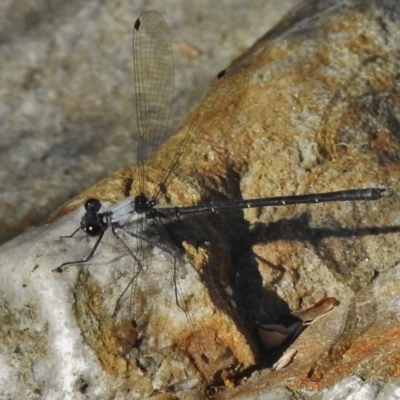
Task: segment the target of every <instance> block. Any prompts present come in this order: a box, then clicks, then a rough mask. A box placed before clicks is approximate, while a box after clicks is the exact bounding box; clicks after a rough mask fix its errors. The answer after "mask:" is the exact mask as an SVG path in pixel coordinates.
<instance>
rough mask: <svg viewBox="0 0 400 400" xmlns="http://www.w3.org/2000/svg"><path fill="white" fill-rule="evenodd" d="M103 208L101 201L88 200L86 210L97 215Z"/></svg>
mask: <svg viewBox="0 0 400 400" xmlns="http://www.w3.org/2000/svg"><path fill="white" fill-rule="evenodd" d="M100 208H101V203H100V200H97V199H88V200H86V201H85V210H86V211H93V212H95V213H97V212H98V211H99V210H100Z"/></svg>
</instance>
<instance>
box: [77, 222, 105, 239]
mask: <svg viewBox="0 0 400 400" xmlns="http://www.w3.org/2000/svg"><path fill="white" fill-rule="evenodd" d="M82 229H83V230H84V231H85V232H86V233H87V234H88V235H90V236H99V235H100V233H101V232H103V227H102V226H101V225H99V224H87V225H86V226H85V227H84V228H82Z"/></svg>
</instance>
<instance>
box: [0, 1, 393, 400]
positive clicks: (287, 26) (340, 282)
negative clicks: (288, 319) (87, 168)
mask: <svg viewBox="0 0 400 400" xmlns="http://www.w3.org/2000/svg"><path fill="white" fill-rule="evenodd" d="M399 19H400V7H399V6H398V5H397V3H396V2H395V1H388V0H387V1H384V2H376V3H373V2H370V1H366V0H364V1H361V0H357V1H355V0H353V1H326V2H319V1H309V2H307V3H305V5H304V6H303V7H301V8H299V9H298V10H297V11H296V12H294V13H293V14H291V15H289V16H288V17H287V18H286V19H285V20H284V21H283V22H282V23H281V24H279V25H278V26H277V27H276V28H275V29H274V30H272V31H270V32H269V33H268V34H266V35H265V37H263V38H261V39H260V40H259V41H258V42H257V43H256V44H255V45H254V46H252V47H251V48H250V49H249V50H247V51H246V52H245V54H244V55H243V56H241V57H240V58H239V59H238V60H237V61H236V65H240V66H241V67H242V68H243V69H245V70H246V71H247V72H248V74H249V76H250V83H249V89H248V95H247V98H246V101H245V104H244V105H243V107H242V112H241V114H240V116H239V118H238V123H237V124H236V125H235V126H234V127H233V128H232V129H230V130H229V131H228V132H221V131H219V130H218V129H216V130H212V131H209V132H207V135H205V137H203V138H201V140H198V141H197V142H196V146H192V147H191V152H190V153H188V156H187V157H186V158H185V159H184V160H183V161H185V162H183V164H182V165H181V167H180V169H179V172H178V173H177V174H176V175H174V176H173V179H172V182H171V184H170V186H169V187H168V196H166V198H165V201H171V203H172V204H194V203H197V202H205V201H224V200H228V199H237V198H241V197H242V198H255V197H264V196H276V195H289V194H302V193H310V192H326V191H331V190H340V189H349V188H362V187H376V186H380V185H384V186H388V187H390V188H391V189H392V190H393V191H394V195H393V196H392V197H391V198H384V199H381V200H379V201H376V202H358V203H340V204H339V203H331V204H329V203H328V204H318V205H309V206H307V205H304V206H290V207H275V208H266V209H254V210H246V211H245V212H244V213H242V212H233V213H223V214H222V213H221V214H219V215H210V216H204V217H199V219H196V221H194V225H193V227H194V229H195V231H196V233H199V234H200V237H206V238H208V239H210V243H209V244H208V245H207V246H200V247H198V248H196V247H194V246H192V245H190V244H188V243H185V246H184V247H185V249H186V250H185V251H186V255H187V257H188V260H190V262H191V264H193V265H194V266H195V268H196V271H198V272H200V274H199V275H200V277H201V279H200V280H199V281H196V282H197V283H196V285H198V286H196V287H198V291H197V294H196V299H199V300H198V304H201V307H199V309H200V310H202V312H203V313H204V315H206V316H208V317H210V316H213V318H214V317H215V318H216V319H215V320H210V319H209V320H208V321H209V325H208V327H213V328H219V330H218V329H215V331H213V335H216V336H214V337H215V342H218V341H219V340H221V341H222V338H223V337H224V332H228V331H229V332H231V337H230V343H229V347H230V349H231V352H232V353H233V354H234V359H233V361H232V365H233V366H234V368H233V370H232V369H231V370H230V371H229V372H230V373H229V374H227V375H224V374H222V373H221V374H220V378H221V380H224V384H225V386H226V387H229V386H234V385H235V384H238V383H240V384H239V385H238V386H237V387H236V388H233V389H225V390H221V392H219V391H218V390H217V391H216V392H215V391H214V393H212V394H213V395H214V396H215V397H217V398H220V399H256V398H257V399H260V398H263V399H269V398H271V399H273V398H279V399H284V398H287V399H292V398H293V399H295V398H310V397H311V396H314V397H313V398H327V399H328V398H339V396H342V397H343V398H345V396H348V395H355V394H356V393H357V394H358V395H361V393H367V394H368V396H370V398H374V397H375V398H378V399H379V398H383V397H382V396H384V395H388V396H391V395H392V394H393V393H395V391H396V389H397V387H398V384H397V383H398V377H399V371H398V364H399V363H398V358H399V355H400V349H399V344H398V341H397V337H398V331H399V330H400V325H399V318H400V308H399V304H398V303H399V302H398V296H399V293H400V284H399V283H398V282H399V274H400V264H399V260H400V257H399V253H398V251H397V246H396V244H397V242H398V235H399V230H400V223H399V216H398V205H399V201H398V200H399V198H398V195H397V193H399V189H400V188H399V177H400V170H399V156H398V154H399V142H398V140H397V137H398V128H399V122H398V120H399V115H400V112H399V111H400V108H399V93H398V92H399V74H398V70H399V68H398V67H399V64H400V63H399V57H400V55H399V54H400V53H399V47H398V43H400V41H399V39H400V38H399V36H400V33H399V31H398V29H397V27H398V25H399V22H400V21H399ZM185 129H186V128H185V127H184V128H183V129H182V130H181V131H179V132H178V133H177V134H176V135H174V136H173V137H172V138H171V139H170V140H169V141H168V142H167V143H166V144H165V145H164V146H162V148H161V149H160V151H159V152H158V153H157V154H156V155H155V158H154V160H155V163H154V165H153V166H154V169H152V170H150V171H148V174H149V178H150V179H151V181H152V182H157V178H158V171H162V170H163V169H165V168H167V166H168V160H169V159H170V155H171V153H172V154H173V150H174V149H176V146H177V143H179V141H180V140H181V139H182V137H183V135H184V133H185ZM136 171H137V170H136V167H135V166H132V167H126V168H125V169H123V170H121V171H119V172H117V173H115V174H113V175H112V176H111V177H109V178H107V179H105V180H103V181H102V182H100V183H99V184H98V185H96V186H95V187H93V188H92V189H90V190H88V191H86V192H84V193H82V194H81V195H80V198H79V199H74V200H72V201H71V202H69V203H67V204H66V205H65V206H63V207H62V208H61V209H60V210H59V211H58V213H57V216H58V219H57V221H56V222H54V223H52V224H51V225H49V226H46V227H42V228H39V229H38V230H35V231H31V232H28V233H26V234H25V235H23V236H20V237H19V238H16V239H15V240H14V241H11V242H9V243H8V244H6V245H5V246H3V247H2V252H1V258H0V269H1V271H2V272H1V277H2V278H1V279H2V282H1V285H2V290H1V292H2V303H3V304H2V306H3V307H2V314H3V315H2V317H1V319H2V320H3V321H6V323H3V324H2V329H4V330H5V334H4V335H3V336H2V337H3V338H6V339H3V342H2V344H1V346H2V357H1V360H2V361H1V362H2V367H1V368H2V370H3V371H5V374H3V375H2V376H3V377H5V378H3V379H5V382H14V381H18V382H21V386H20V387H19V389H20V390H19V392H21V389H22V390H23V391H24V393H23V396H24V397H23V398H27V397H31V398H33V396H34V395H35V394H38V393H40V395H41V396H42V397H43V398H51V396H53V398H54V395H61V393H62V394H64V398H65V397H66V396H70V397H71V398H83V397H84V396H86V397H87V398H121V397H123V398H133V399H134V398H143V397H144V396H149V395H151V394H156V393H157V390H159V391H161V392H172V391H175V392H176V393H177V394H179V395H181V398H201V397H202V390H203V389H202V387H203V386H202V384H201V382H204V381H205V380H207V379H205V378H204V371H203V375H198V374H197V373H196V368H194V367H195V366H196V361H197V364H198V360H196V356H195V355H194V354H193V353H191V358H190V359H188V358H185V357H184V356H182V348H180V347H179V343H180V344H181V346H183V347H184V348H183V350H184V351H185V350H186V351H189V353H190V345H185V343H187V342H185V340H182V333H179V335H178V336H179V337H167V339H166V340H167V342H168V343H163V346H164V344H165V349H166V352H165V353H164V352H163V351H164V349H160V354H161V355H160V356H159V355H158V354H156V355H155V356H154V358H153V361H152V359H151V357H148V355H143V354H141V353H140V351H141V350H142V349H141V346H136V347H134V348H132V347H130V344H132V343H133V342H135V341H136V338H137V335H138V333H137V332H135V330H134V329H132V328H131V327H130V326H129V325H127V324H124V320H123V319H121V320H120V322H121V324H120V325H118V326H117V327H116V328H115V326H114V325H113V324H112V323H111V320H110V317H109V316H110V315H111V314H112V312H113V307H114V306H115V301H116V299H118V297H119V295H120V293H121V291H122V290H123V289H124V287H126V283H127V282H129V279H130V277H131V276H132V274H131V273H130V272H129V271H130V263H129V260H128V261H127V257H124V256H120V254H121V252H120V249H119V248H118V246H117V245H116V243H115V240H114V241H113V237H112V235H108V237H107V238H106V241H105V242H104V244H103V243H102V246H101V248H99V250H98V252H97V253H96V255H95V257H94V259H93V260H92V261H91V262H90V265H87V266H84V267H80V268H78V267H72V268H71V269H69V271H67V272H65V273H63V274H62V275H61V276H60V275H55V274H52V273H51V269H52V268H55V267H57V266H58V265H60V263H62V262H63V261H67V260H71V259H75V257H77V258H79V257H81V256H83V255H84V254H85V252H86V251H87V249H88V248H90V243H91V242H92V240H91V239H88V240H84V239H80V240H79V238H82V237H83V236H84V235H83V234H81V235H80V236H78V237H77V238H76V239H71V241H72V244H69V243H68V241H66V239H64V240H58V239H57V237H58V236H60V235H62V234H68V233H71V232H72V231H73V230H74V229H75V227H76V226H77V225H78V224H79V215H81V214H82V210H80V209H79V208H78V210H76V211H74V212H72V213H69V211H71V210H73V209H76V208H77V207H78V206H80V205H81V200H80V199H81V198H83V199H85V198H88V197H98V198H100V199H101V200H104V201H108V202H109V203H116V202H118V201H120V200H122V199H123V198H124V197H125V196H126V194H127V193H126V192H127V188H128V189H129V190H130V194H131V195H135V185H136V181H135V180H133V182H132V177H135V176H136ZM127 182H131V185H127ZM131 186H132V187H131ZM109 203H107V205H108V204H109ZM383 211H384V212H383ZM65 214H66V215H65ZM60 216H61V217H60ZM54 218H56V216H54ZM70 243H71V242H70ZM156 259H157V255H155V261H154V267H155V270H157V268H158V265H162V263H157V261H156ZM160 268H161V267H160ZM160 279H163V278H161V276H160ZM191 279H192V278H191ZM193 279H194V278H193ZM204 283H205V285H204ZM204 287H207V288H208V289H207V290H205V289H204ZM325 296H331V297H335V298H337V299H339V300H340V306H339V307H337V308H336V309H335V310H333V311H332V312H331V313H329V314H328V315H327V316H326V317H324V318H323V319H320V320H318V321H316V322H315V323H314V324H312V325H311V326H310V327H309V328H307V329H306V330H305V332H304V333H303V334H302V335H301V336H300V338H299V339H298V340H296V341H295V342H294V343H293V344H292V347H294V348H296V350H297V353H296V355H295V357H294V360H293V362H292V363H291V364H289V365H288V366H287V367H286V368H284V369H282V370H280V371H272V370H270V369H269V368H266V367H270V366H272V364H273V363H274V362H275V361H276V360H277V359H278V358H279V357H280V355H281V354H282V353H283V352H284V351H285V350H286V349H287V346H288V345H289V344H287V345H286V346H284V347H283V348H280V349H277V350H276V351H272V352H271V353H269V354H265V353H263V352H262V351H261V350H260V349H259V346H258V345H257V339H256V338H255V336H254V334H255V329H254V325H255V323H267V322H279V320H280V318H281V317H282V315H284V314H285V313H287V312H288V310H289V309H291V310H295V309H300V308H303V307H304V306H307V305H309V304H312V303H315V302H317V301H318V300H320V299H321V298H322V297H325ZM149 297H150V296H149ZM126 302H127V304H123V305H122V311H121V312H122V313H129V299H128V300H127V301H126ZM176 315H177V314H175V311H171V316H172V318H171V320H175V317H174V316H176ZM126 320H127V318H126V319H125V321H126ZM196 321H197V320H196ZM174 323H175V322H174ZM116 330H117V331H116ZM123 333H125V336H123V335H122V334H123ZM203 333H204V331H203ZM203 333H200V334H199V335H201V337H204V336H203ZM218 335H220V336H218ZM189 336H190V334H189ZM226 337H227V335H225V338H226ZM217 339H218V340H217ZM143 340H144V342H145V343H146V340H150V339H149V338H147V337H145V338H144V339H143ZM195 342H196V341H195ZM171 343H172V345H171ZM177 343H178V344H177ZM225 343H227V342H225ZM171 346H172V347H174V346H175V348H176V350H177V351H176V352H172V353H171V352H170V348H171ZM192 347H193V346H192ZM147 348H148V349H150V350H151V351H152V352H153V351H154V349H152V348H151V345H150V344H149V345H148V347H147ZM168 348H169V349H168ZM223 348H224V347H223V346H222V347H221V349H223ZM240 349H244V350H243V352H240V351H239V350H240ZM124 351H125V352H124ZM138 352H139V353H138ZM224 356H225V360H227V359H228V360H229V357H226V354H224ZM138 360H140V363H138ZM146 360H147V361H148V362H149V364H146V363H145V361H146ZM154 360H155V361H154ZM157 360H161V361H160V363H159V364H157ZM163 360H165V363H164V364H163V363H162V361H163ZM193 361H194V362H193ZM153 362H154V363H153ZM253 363H254V365H253ZM138 364H139V365H138ZM160 365H161V367H160ZM251 366H252V367H253V368H257V369H258V371H255V372H253V374H252V375H251V376H250V371H251V370H249V371H248V376H247V377H246V378H243V373H244V371H243V368H244V367H251ZM197 367H198V365H197ZM235 368H237V371H238V372H240V374H239V376H235V374H234V372H235ZM228 370H229V368H228ZM141 375H142V376H141ZM232 376H233V378H232ZM239 378H242V380H241V381H240V380H239ZM221 380H220V381H221ZM22 382H24V383H23V384H22ZM195 389H197V391H196V390H195ZM12 390H14V392H13V391H12ZM182 391H184V392H182ZM19 392H18V391H17V389H16V388H13V387H12V386H10V387H9V393H6V395H8V396H9V397H10V398H18V397H17V394H19ZM118 396H119V397H118ZM184 396H186V397H184ZM190 396H192V397H190ZM196 396H197V397H196ZM335 396H336V397H335ZM371 396H374V397H371ZM21 398H22V397H21Z"/></svg>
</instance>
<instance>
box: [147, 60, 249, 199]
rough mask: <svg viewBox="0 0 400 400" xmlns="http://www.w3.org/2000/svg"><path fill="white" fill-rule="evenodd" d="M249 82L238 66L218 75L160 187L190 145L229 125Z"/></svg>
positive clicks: (167, 179)
mask: <svg viewBox="0 0 400 400" xmlns="http://www.w3.org/2000/svg"><path fill="white" fill-rule="evenodd" d="M248 85H249V78H248V75H247V73H246V71H244V70H242V69H239V68H231V69H226V70H223V71H221V72H220V73H219V74H218V75H217V77H216V78H215V80H214V82H213V84H212V85H211V87H210V89H209V90H208V92H207V94H206V96H205V98H204V100H203V102H202V103H201V105H200V107H199V109H198V111H197V113H196V115H195V117H194V118H193V121H192V123H191V124H190V126H189V129H188V131H187V133H186V134H185V136H184V138H183V139H182V142H181V143H180V145H179V147H178V149H177V151H176V153H175V155H174V158H173V159H172V161H171V164H170V165H169V167H168V169H167V170H166V173H165V175H164V178H163V179H162V181H161V185H160V187H165V188H166V187H168V185H169V183H170V180H171V176H172V173H173V172H174V171H176V169H177V168H178V166H179V164H181V163H182V162H183V160H184V159H185V158H186V157H189V154H190V151H188V150H189V148H190V147H191V146H192V145H194V144H195V143H196V142H197V141H198V140H204V139H205V137H207V136H208V135H211V134H213V132H215V131H220V132H221V133H226V132H227V131H228V130H229V129H230V128H231V127H232V125H233V123H234V122H235V121H236V119H237V116H238V114H239V111H240V107H241V105H242V103H243V101H244V99H245V97H246V93H247V89H248ZM157 195H158V193H156V195H155V196H154V197H157Z"/></svg>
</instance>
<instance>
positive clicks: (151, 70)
mask: <svg viewBox="0 0 400 400" xmlns="http://www.w3.org/2000/svg"><path fill="white" fill-rule="evenodd" d="M133 71H134V83H135V93H136V112H137V124H138V128H139V146H138V163H139V171H140V172H139V175H140V176H139V188H140V191H141V193H144V189H145V188H144V167H145V163H146V160H147V158H148V156H149V155H150V154H151V152H152V151H154V150H155V149H156V148H157V147H158V146H159V145H160V143H162V141H163V140H164V138H165V135H166V132H167V128H168V122H169V117H170V113H171V105H172V96H173V91H174V66H173V57H172V47H171V39H170V35H169V32H168V27H167V24H166V23H165V20H164V18H163V17H162V16H161V14H159V13H158V12H156V11H149V12H146V13H144V14H143V15H142V16H140V17H139V18H138V19H137V21H136V23H135V25H134V29H133Z"/></svg>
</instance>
